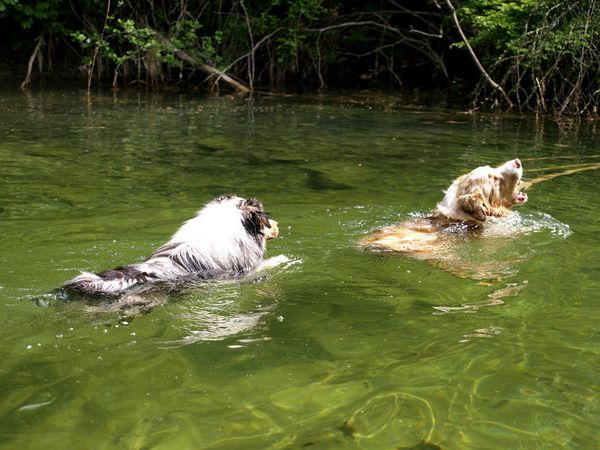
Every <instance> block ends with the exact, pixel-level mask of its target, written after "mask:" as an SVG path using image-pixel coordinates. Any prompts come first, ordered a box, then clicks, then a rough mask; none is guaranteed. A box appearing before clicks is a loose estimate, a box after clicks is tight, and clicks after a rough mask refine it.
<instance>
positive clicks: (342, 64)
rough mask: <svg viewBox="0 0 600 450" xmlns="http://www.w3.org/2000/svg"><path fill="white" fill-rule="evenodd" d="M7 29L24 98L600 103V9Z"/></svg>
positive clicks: (316, 13) (73, 16) (81, 6)
mask: <svg viewBox="0 0 600 450" xmlns="http://www.w3.org/2000/svg"><path fill="white" fill-rule="evenodd" d="M0 24H1V25H2V29H3V30H5V33H4V35H5V36H6V37H5V39H3V41H2V44H0V52H2V55H3V58H2V59H3V64H2V66H1V68H0V75H2V77H3V78H5V79H6V78H10V79H14V78H19V81H20V82H22V83H21V86H22V88H26V87H27V86H28V85H29V83H30V82H31V78H32V77H38V78H41V77H48V78H50V77H52V76H54V77H60V78H61V79H64V78H65V77H68V76H70V77H72V78H76V77H83V78H84V79H85V80H86V85H87V87H88V89H89V88H91V86H92V85H94V84H99V83H110V84H111V85H112V86H113V87H115V88H116V87H120V86H123V85H129V84H132V83H136V84H143V85H146V86H149V87H152V88H154V87H158V86H164V85H178V86H182V87H188V88H189V87H196V86H199V85H201V84H204V85H205V86H206V87H207V88H209V89H219V88H221V89H222V88H224V87H227V89H234V90H236V91H249V90H256V89H274V88H288V89H290V88H292V89H298V88H305V87H307V86H308V87H314V88H325V87H338V86H344V87H359V86H361V87H362V86H372V85H379V86H382V85H385V86H409V87H420V88H423V87H425V88H428V89H429V88H432V87H439V88H443V89H452V90H453V91H454V92H455V93H456V94H460V95H462V96H463V97H464V98H465V99H466V98H467V97H468V98H469V100H470V102H471V106H472V107H473V108H476V107H481V106H484V105H485V106H486V107H488V106H489V107H492V108H495V109H506V108H509V107H517V108H519V109H520V110H533V111H537V112H553V113H556V114H575V115H580V114H595V113H597V110H598V104H599V101H600V76H599V75H598V74H599V73H600V52H599V49H598V43H599V42H600V39H599V37H600V2H598V1H597V0H573V1H570V2H558V1H556V0H512V1H504V0H462V1H456V0H430V1H417V0H378V1H376V2H375V1H344V2H341V1H339V0H337V1H335V0H288V1H283V0H203V1H199V2H187V1H178V2H174V1H169V0H166V1H162V2H157V1H155V0H144V1H141V0H108V1H99V0H70V1H68V0H41V1H34V2H29V1H25V0H0ZM19 67H21V68H23V69H22V70H21V73H22V74H23V76H19V75H20V73H19V70H18V68H19Z"/></svg>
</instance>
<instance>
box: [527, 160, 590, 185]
mask: <svg viewBox="0 0 600 450" xmlns="http://www.w3.org/2000/svg"><path fill="white" fill-rule="evenodd" d="M578 166H579V167H576V168H575V169H570V170H563V171H562V172H555V173H548V174H546V175H542V176H539V177H537V178H534V179H532V180H529V181H523V182H522V184H521V189H522V190H524V191H525V190H527V189H529V188H530V187H531V186H533V185H534V184H538V183H541V182H542V181H548V180H552V179H554V178H558V177H561V176H563V175H573V174H574V173H579V172H584V171H587V170H597V169H600V163H596V164H586V165H579V164H578ZM563 167H569V166H563ZM570 167H573V166H570Z"/></svg>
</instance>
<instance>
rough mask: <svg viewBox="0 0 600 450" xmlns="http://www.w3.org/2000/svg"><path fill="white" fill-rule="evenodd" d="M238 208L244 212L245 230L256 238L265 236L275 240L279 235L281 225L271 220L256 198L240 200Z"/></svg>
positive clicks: (243, 222)
mask: <svg viewBox="0 0 600 450" xmlns="http://www.w3.org/2000/svg"><path fill="white" fill-rule="evenodd" d="M238 208H240V210H241V211H242V224H243V225H244V228H245V229H246V231H247V232H248V233H249V234H251V235H252V236H254V237H255V238H260V237H261V236H264V237H265V238H266V239H273V238H276V237H277V235H279V224H278V223H277V221H275V220H273V219H271V218H269V214H268V213H267V212H265V210H264V208H263V205H262V203H261V202H260V201H259V200H256V199H254V198H251V199H248V200H245V199H240V201H239V203H238Z"/></svg>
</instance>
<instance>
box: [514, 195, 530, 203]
mask: <svg viewBox="0 0 600 450" xmlns="http://www.w3.org/2000/svg"><path fill="white" fill-rule="evenodd" d="M515 200H516V202H517V203H525V202H526V201H527V194H526V193H525V192H519V193H518V194H517V195H516V196H515Z"/></svg>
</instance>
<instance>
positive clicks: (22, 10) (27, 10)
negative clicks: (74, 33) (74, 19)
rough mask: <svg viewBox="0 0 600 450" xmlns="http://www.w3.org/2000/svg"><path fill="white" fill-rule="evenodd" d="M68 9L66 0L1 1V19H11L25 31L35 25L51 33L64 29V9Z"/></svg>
mask: <svg viewBox="0 0 600 450" xmlns="http://www.w3.org/2000/svg"><path fill="white" fill-rule="evenodd" d="M63 8H68V3H65V1H64V0H41V1H34V2H31V1H26V0H0V18H2V17H10V18H11V19H12V20H14V21H15V22H16V23H17V24H18V25H19V26H20V27H21V28H23V29H24V30H29V29H31V28H32V27H34V26H35V25H38V26H39V27H40V28H43V29H47V30H50V31H56V32H61V31H63V30H64V29H65V28H64V21H63V20H64V19H63V14H62V9H63Z"/></svg>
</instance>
